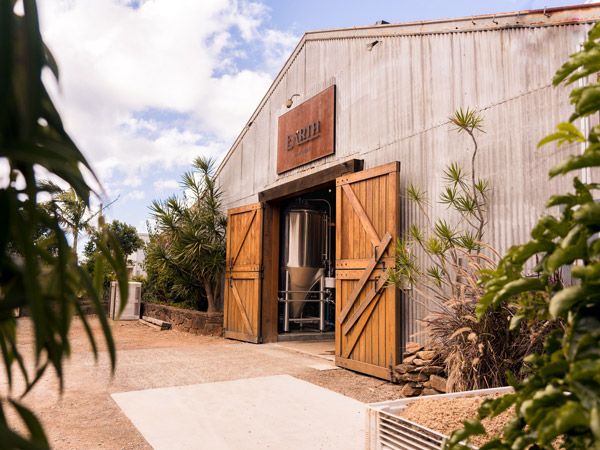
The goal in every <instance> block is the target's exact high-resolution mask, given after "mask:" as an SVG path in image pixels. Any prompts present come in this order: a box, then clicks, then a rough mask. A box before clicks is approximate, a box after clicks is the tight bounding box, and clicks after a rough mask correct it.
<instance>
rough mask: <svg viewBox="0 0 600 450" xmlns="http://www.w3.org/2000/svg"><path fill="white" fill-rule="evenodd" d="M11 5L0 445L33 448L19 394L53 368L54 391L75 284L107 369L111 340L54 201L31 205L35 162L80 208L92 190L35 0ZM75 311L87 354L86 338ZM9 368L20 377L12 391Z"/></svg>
mask: <svg viewBox="0 0 600 450" xmlns="http://www.w3.org/2000/svg"><path fill="white" fill-rule="evenodd" d="M14 4H15V1H14V0H0V161H2V162H3V163H4V162H6V163H7V165H8V168H7V170H6V173H5V174H6V175H7V176H8V181H7V182H6V183H5V184H3V185H1V186H0V359H1V361H2V362H1V364H2V366H3V367H4V369H5V371H6V376H7V379H8V388H9V391H8V392H6V391H3V392H2V394H0V447H2V448H19V449H42V448H48V442H47V439H46V437H45V434H44V431H43V429H42V427H41V425H40V423H39V421H38V420H37V419H36V417H35V415H34V414H33V413H32V412H31V411H29V410H28V409H27V408H25V407H24V406H23V405H22V403H21V397H22V396H24V395H26V394H27V393H28V392H29V391H30V390H31V389H32V388H33V386H35V384H36V383H37V382H38V381H39V380H40V378H41V377H42V376H43V375H44V374H45V373H46V370H47V369H48V368H51V369H53V370H54V371H55V373H56V375H57V377H58V380H59V385H60V388H61V389H62V387H63V378H64V372H63V360H64V358H65V357H68V356H69V354H70V345H69V339H68V333H69V328H70V325H71V322H72V318H73V315H74V314H75V313H77V312H79V313H81V306H80V303H79V299H78V297H77V295H78V293H79V292H80V290H81V289H84V290H85V291H86V294H87V296H88V298H89V299H90V300H91V301H92V303H93V305H94V307H95V309H96V312H97V313H98V317H99V318H100V322H101V324H102V329H103V335H104V338H105V339H106V343H107V348H108V352H109V356H110V360H111V364H112V367H113V368H114V365H115V346H114V343H113V340H112V337H111V333H110V329H109V326H108V322H107V320H106V317H105V315H104V311H103V308H102V305H101V303H100V300H99V297H98V291H99V288H100V282H101V278H100V279H98V278H97V277H96V278H95V279H92V278H91V277H90V276H89V275H88V273H87V272H86V271H85V270H84V269H83V268H82V267H80V266H79V265H78V264H77V260H76V257H75V254H74V252H73V251H72V249H71V247H69V245H68V243H67V239H66V235H65V231H64V230H63V228H62V227H61V223H60V221H59V214H58V210H59V207H60V205H59V204H58V203H57V202H56V201H55V200H51V201H50V202H49V203H47V204H45V205H44V207H42V206H40V204H39V203H38V201H39V200H40V199H39V196H40V194H42V193H43V194H45V196H46V197H50V195H49V194H50V192H49V191H48V187H47V186H46V185H45V184H44V183H42V182H40V180H39V178H38V175H39V173H40V170H39V169H40V168H43V169H44V173H43V175H44V176H46V177H48V176H55V177H59V178H61V179H62V180H63V181H64V182H65V183H67V184H68V185H69V186H70V187H71V188H72V189H73V192H74V193H75V194H76V195H77V197H78V198H79V199H80V200H81V201H83V202H84V203H85V204H86V205H88V204H89V197H90V193H91V192H92V189H91V188H90V186H89V185H88V183H87V182H86V180H85V178H84V176H83V173H82V170H86V171H89V172H90V173H91V170H90V167H89V165H88V163H87V161H86V160H85V158H84V157H83V155H82V154H81V152H80V151H79V149H78V148H77V147H76V146H75V144H74V143H73V142H72V141H71V139H70V138H69V136H68V135H67V133H66V132H65V130H64V128H63V125H62V123H61V119H60V116H59V114H58V112H57V111H56V109H55V108H54V106H53V104H52V101H51V100H50V97H49V96H48V94H47V92H46V89H45V87H44V85H43V84H42V81H41V72H42V69H43V68H44V67H48V68H50V70H51V71H52V72H53V73H54V76H55V77H56V78H57V79H58V68H57V65H56V62H55V61H54V59H53V58H52V56H51V54H50V52H49V51H48V49H47V48H46V47H45V45H44V43H43V41H42V37H41V35H40V31H39V25H38V16H37V8H36V3H35V1H34V0H24V1H23V6H24V15H22V16H19V15H16V14H15V13H14V11H13V8H14ZM3 170H4V167H3ZM42 200H43V199H42ZM108 243H114V237H112V236H110V235H109V234H108V233H107V234H105V235H104V236H103V239H102V241H101V242H100V243H99V250H100V252H99V253H100V254H99V256H98V260H97V263H96V264H97V265H98V266H103V265H104V263H105V261H108V263H109V264H110V265H111V266H112V267H113V268H114V269H115V271H116V273H117V275H118V278H119V281H120V289H121V298H127V272H126V269H125V265H124V264H123V261H122V259H120V258H119V254H120V250H119V249H117V250H116V255H117V256H113V255H112V254H111V253H110V252H109V251H108V248H107V244H108ZM115 248H117V247H115ZM20 308H27V309H28V311H29V314H30V316H31V320H32V323H33V327H32V328H33V333H34V337H35V341H34V348H33V354H32V355H29V353H28V354H27V355H24V354H23V353H22V349H20V348H19V346H18V336H17V319H16V318H15V314H16V311H17V310H19V309H20ZM81 317H82V322H83V325H84V326H85V328H86V331H87V332H88V337H89V341H90V343H91V346H92V350H93V352H94V354H96V353H97V345H96V338H95V337H94V336H93V335H92V333H91V331H90V327H89V323H88V321H87V319H86V318H85V316H83V315H82V316H81ZM26 356H27V357H29V356H31V359H30V358H27V360H26ZM15 372H17V374H18V375H20V376H19V378H22V379H24V381H25V383H24V389H23V390H22V391H21V390H19V392H15V391H16V390H17V388H16V386H21V383H20V381H18V380H17V379H16V377H15ZM8 409H13V410H15V411H16V414H17V416H18V417H20V418H21V419H22V421H23V423H24V425H25V427H26V429H27V432H28V435H21V434H19V433H17V432H15V431H13V429H12V428H11V427H9V425H8V423H7V415H6V414H7V412H8Z"/></svg>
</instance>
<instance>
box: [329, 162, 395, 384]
mask: <svg viewBox="0 0 600 450" xmlns="http://www.w3.org/2000/svg"><path fill="white" fill-rule="evenodd" d="M399 175H400V163H399V162H395V163H391V164H386V165H384V166H379V167H375V168H373V169H369V170H365V171H363V172H358V173H355V174H351V175H348V176H344V177H340V178H338V179H337V181H336V185H337V186H336V196H337V197H336V202H337V203H336V205H337V217H336V264H335V267H336V272H335V277H336V318H337V319H336V320H337V324H336V325H337V326H336V329H335V361H336V364H337V365H338V366H340V367H345V368H348V369H351V370H355V371H357V372H362V373H366V374H369V375H373V376H376V377H380V378H385V379H390V378H391V370H392V368H393V367H394V366H395V365H396V364H398V362H399V358H400V351H401V350H400V330H399V327H400V320H399V319H400V318H399V292H398V289H396V288H388V287H387V286H386V281H387V278H388V276H387V270H386V269H388V268H390V267H392V265H393V264H394V241H395V239H396V238H397V236H398V233H399V204H400V201H399V192H398V183H399Z"/></svg>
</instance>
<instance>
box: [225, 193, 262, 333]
mask: <svg viewBox="0 0 600 450" xmlns="http://www.w3.org/2000/svg"><path fill="white" fill-rule="evenodd" d="M262 240H263V204H262V203H255V204H252V205H247V206H242V207H239V208H234V209H230V210H229V211H228V213H227V268H226V270H225V289H224V292H225V306H224V319H223V320H224V328H225V337H228V338H231V339H238V340H240V341H246V342H254V343H259V342H260V341H261V337H260V336H261V334H260V321H261V316H260V314H261V287H262V286H261V285H262Z"/></svg>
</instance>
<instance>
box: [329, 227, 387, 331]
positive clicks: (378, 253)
mask: <svg viewBox="0 0 600 450" xmlns="http://www.w3.org/2000/svg"><path fill="white" fill-rule="evenodd" d="M391 241H392V235H391V234H390V233H389V232H386V233H385V235H384V236H383V240H382V241H381V242H378V243H377V245H375V251H374V252H373V258H372V259H371V260H370V262H369V264H368V265H367V267H365V270H364V271H363V273H362V275H361V277H360V279H359V280H358V283H357V284H356V286H355V287H354V290H353V291H352V293H351V294H350V296H349V297H348V301H347V302H346V305H345V306H344V308H343V309H342V311H341V312H340V315H339V317H338V321H339V322H340V323H343V322H344V320H345V319H346V316H348V313H349V312H350V309H352V306H354V303H355V302H356V299H358V296H359V295H360V292H361V291H362V290H363V288H364V287H365V285H366V284H367V281H369V278H370V277H371V274H372V273H373V271H374V270H375V266H377V263H379V260H380V259H381V257H382V256H383V253H384V252H385V251H386V249H387V247H388V245H390V242H391Z"/></svg>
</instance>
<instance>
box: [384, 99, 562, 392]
mask: <svg viewBox="0 0 600 450" xmlns="http://www.w3.org/2000/svg"><path fill="white" fill-rule="evenodd" d="M449 121H450V122H451V123H452V124H454V125H455V126H456V127H457V130H458V132H459V133H460V132H464V133H467V134H468V135H469V136H470V137H471V140H472V142H473V148H472V153H471V158H470V159H471V169H470V172H467V171H466V170H464V169H463V168H462V167H461V166H460V165H459V164H458V163H452V164H450V165H449V166H447V167H446V169H445V170H444V172H443V174H442V180H443V181H444V184H445V186H444V189H443V191H442V193H441V194H440V198H439V202H440V203H441V204H444V205H446V206H447V208H449V209H451V210H452V211H453V213H454V214H453V217H454V218H458V219H457V220H455V221H454V222H451V220H450V219H446V218H438V219H436V220H432V219H431V217H430V211H431V204H430V203H429V200H428V199H427V194H426V192H425V191H423V190H422V189H420V188H418V187H417V186H414V185H411V186H409V187H408V188H407V189H406V194H405V196H406V198H407V199H409V200H410V201H412V202H414V203H415V204H416V205H417V207H418V208H419V211H420V212H421V214H422V217H423V218H424V219H425V223H426V224H427V225H426V226H425V227H419V226H418V225H416V224H412V225H411V226H410V228H409V230H408V232H407V233H406V235H405V236H403V237H402V238H400V239H398V240H397V241H396V264H395V267H394V269H392V270H391V271H390V282H391V283H392V284H393V285H395V286H397V287H399V288H400V289H401V290H403V292H404V294H405V296H406V297H408V299H409V300H410V301H413V302H422V301H423V300H426V301H427V304H426V305H425V304H424V306H427V307H428V308H429V310H430V313H429V315H428V316H427V317H426V318H425V319H424V320H422V321H421V324H422V325H423V333H426V334H427V336H428V338H429V339H430V340H431V342H432V343H433V344H435V345H437V346H438V347H439V348H440V349H442V352H443V357H444V362H445V365H446V373H447V375H448V385H447V388H448V390H449V391H462V390H469V389H479V388H488V387H497V386H504V385H506V384H507V382H508V378H507V375H506V372H507V370H509V371H511V372H512V373H515V374H517V375H516V376H517V377H520V376H521V375H520V374H521V373H522V371H521V369H522V368H523V367H524V358H525V357H526V356H527V355H529V354H531V353H532V352H535V351H539V350H540V349H541V343H542V342H543V338H544V337H545V336H546V335H547V334H548V333H549V332H550V331H551V330H552V328H553V327H555V326H557V325H556V324H552V325H548V326H546V324H545V323H542V322H538V323H532V324H529V325H530V326H529V328H527V329H523V330H521V331H522V334H519V333H517V332H516V331H511V332H508V331H507V330H506V324H507V323H508V321H510V320H512V318H513V316H514V314H515V311H516V307H515V305H513V304H511V303H510V302H508V301H506V302H504V303H503V304H502V305H501V306H500V307H499V308H498V309H496V310H493V311H489V312H487V313H486V314H485V316H484V317H482V318H481V320H478V318H477V317H476V314H475V310H476V307H477V304H478V302H479V300H480V299H481V296H482V295H483V288H482V287H480V286H479V281H480V271H481V270H493V269H494V268H495V263H494V259H492V258H495V257H497V258H498V259H499V255H497V253H496V252H495V251H494V250H493V249H492V248H491V247H490V246H488V245H486V244H484V243H483V239H484V234H485V226H486V224H487V220H488V219H487V199H488V195H489V189H490V185H489V181H488V180H486V179H481V178H478V177H477V176H476V172H475V163H476V156H477V153H478V150H479V147H478V142H477V138H476V132H482V131H483V130H482V122H483V119H482V118H481V117H480V116H479V115H478V114H477V112H476V111H475V110H472V109H470V108H467V109H466V110H462V109H460V110H458V111H456V112H455V113H454V115H453V116H452V117H450V118H449ZM417 255H421V258H418V257H417ZM486 255H489V256H486Z"/></svg>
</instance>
